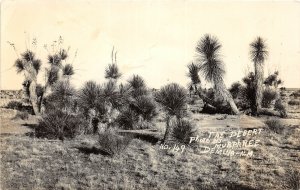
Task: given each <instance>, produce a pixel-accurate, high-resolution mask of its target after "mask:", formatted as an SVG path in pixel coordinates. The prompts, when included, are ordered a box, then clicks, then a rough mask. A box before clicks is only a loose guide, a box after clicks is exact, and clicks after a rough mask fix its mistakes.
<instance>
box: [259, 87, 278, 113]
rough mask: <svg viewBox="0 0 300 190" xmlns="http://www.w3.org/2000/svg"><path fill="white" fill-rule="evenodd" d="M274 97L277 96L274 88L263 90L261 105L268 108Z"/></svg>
mask: <svg viewBox="0 0 300 190" xmlns="http://www.w3.org/2000/svg"><path fill="white" fill-rule="evenodd" d="M276 97H277V93H276V91H275V90H272V89H269V88H267V89H265V90H264V91H263V97H262V102H261V105H262V107H264V108H270V107H271V104H272V102H273V101H274V100H275V99H276Z"/></svg>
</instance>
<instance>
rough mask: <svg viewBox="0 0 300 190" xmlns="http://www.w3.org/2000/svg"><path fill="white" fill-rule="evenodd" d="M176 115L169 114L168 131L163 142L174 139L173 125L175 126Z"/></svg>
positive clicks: (167, 120) (167, 119)
mask: <svg viewBox="0 0 300 190" xmlns="http://www.w3.org/2000/svg"><path fill="white" fill-rule="evenodd" d="M175 119H176V116H167V118H166V132H165V135H164V139H163V142H167V141H169V140H171V139H172V136H173V135H172V134H173V127H174V122H173V121H174V120H175Z"/></svg>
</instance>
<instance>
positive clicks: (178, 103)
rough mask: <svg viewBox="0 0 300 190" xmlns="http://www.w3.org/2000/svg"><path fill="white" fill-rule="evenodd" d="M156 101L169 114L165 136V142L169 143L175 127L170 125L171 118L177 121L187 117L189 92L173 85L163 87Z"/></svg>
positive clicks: (156, 96) (156, 95) (157, 94)
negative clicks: (186, 108)
mask: <svg viewBox="0 0 300 190" xmlns="http://www.w3.org/2000/svg"><path fill="white" fill-rule="evenodd" d="M155 100H156V101H157V102H158V103H160V104H161V105H162V106H163V107H164V109H165V111H166V112H167V118H166V132H165V135H164V141H167V140H169V139H170V138H171V136H172V133H173V128H172V127H173V126H172V125H171V124H170V120H171V117H174V116H176V118H177V119H180V118H181V117H182V116H184V115H185V111H186V110H185V106H186V104H187V92H186V90H185V88H184V87H181V86H179V85H178V84H176V83H172V84H168V85H166V86H164V87H162V88H161V89H160V90H159V91H158V92H157V93H156V94H155Z"/></svg>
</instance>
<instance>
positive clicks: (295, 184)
mask: <svg viewBox="0 0 300 190" xmlns="http://www.w3.org/2000/svg"><path fill="white" fill-rule="evenodd" d="M286 187H287V188H288V189H291V190H299V189H300V173H299V171H297V170H293V171H288V172H287V176H286Z"/></svg>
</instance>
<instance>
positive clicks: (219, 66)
mask: <svg viewBox="0 0 300 190" xmlns="http://www.w3.org/2000/svg"><path fill="white" fill-rule="evenodd" d="M221 47H222V46H221V44H220V43H219V41H218V39H217V38H216V37H213V36H210V35H208V34H207V35H205V36H204V37H203V38H201V39H200V41H199V42H198V44H197V46H196V52H197V55H198V59H197V61H198V62H199V69H200V71H201V72H202V74H203V76H204V78H205V79H206V80H207V81H208V82H211V83H213V84H214V88H215V91H216V94H217V95H218V97H219V98H222V99H223V100H224V101H225V102H227V103H228V104H229V105H230V108H231V110H232V112H233V113H234V114H238V113H239V110H238V109H237V107H236V105H235V103H234V101H233V98H232V96H231V94H230V93H229V92H228V90H227V88H226V86H225V83H224V80H223V78H224V74H225V69H224V64H223V62H222V60H221V59H220V49H221Z"/></svg>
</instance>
